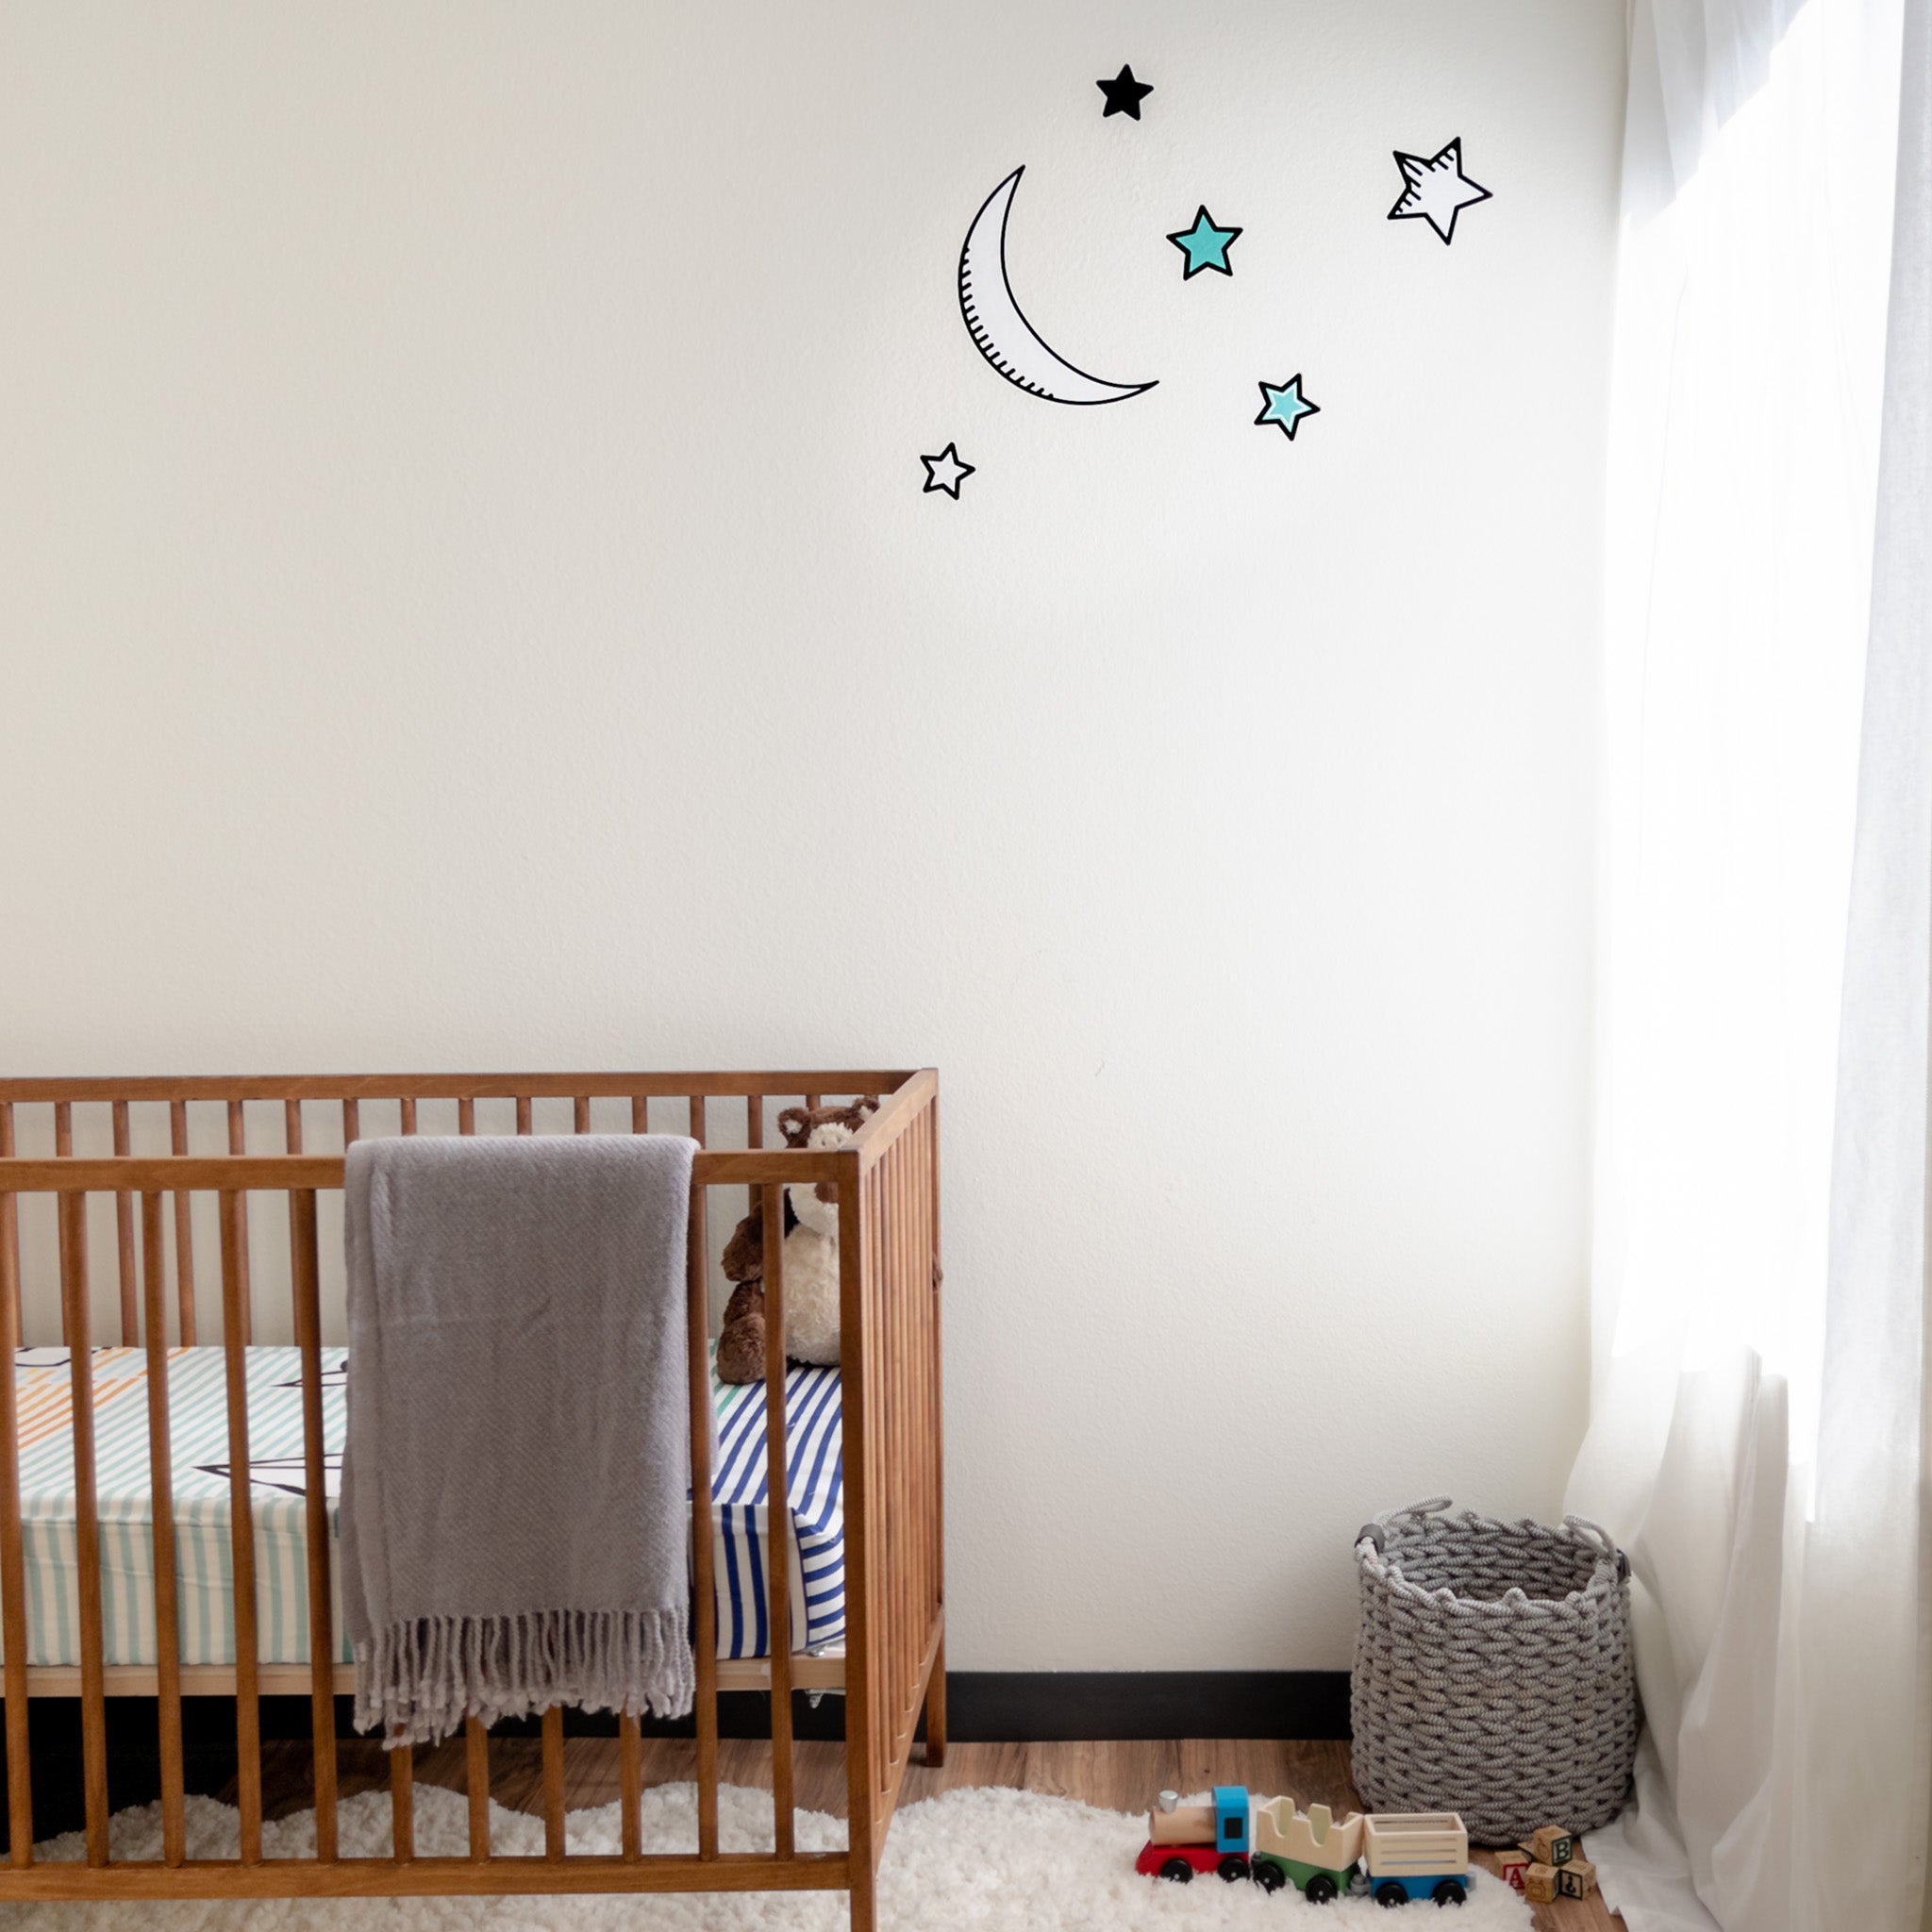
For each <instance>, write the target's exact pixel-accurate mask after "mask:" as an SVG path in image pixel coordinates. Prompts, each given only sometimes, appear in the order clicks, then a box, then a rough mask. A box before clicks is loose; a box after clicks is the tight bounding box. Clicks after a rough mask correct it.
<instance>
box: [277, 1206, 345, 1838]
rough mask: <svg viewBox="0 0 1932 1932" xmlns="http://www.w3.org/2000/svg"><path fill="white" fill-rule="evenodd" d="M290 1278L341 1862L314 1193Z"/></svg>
mask: <svg viewBox="0 0 1932 1932" xmlns="http://www.w3.org/2000/svg"><path fill="white" fill-rule="evenodd" d="M289 1274H290V1280H291V1284H292V1287H293V1292H294V1301H295V1343H296V1346H297V1347H298V1348H300V1349H301V1351H302V1488H303V1505H304V1514H305V1518H306V1522H305V1524H304V1528H305V1531H306V1534H307V1541H308V1678H309V1692H308V1705H309V1729H310V1735H311V1738H312V1741H313V1746H314V1761H315V1856H316V1857H317V1858H319V1859H321V1860H322V1861H323V1862H324V1863H330V1862H332V1861H333V1860H334V1858H335V1856H336V1687H335V1656H336V1645H335V1629H334V1624H333V1619H332V1616H331V1612H330V1607H329V1588H328V1580H329V1579H328V1563H329V1551H328V1490H327V1485H326V1480H325V1473H324V1468H323V1441H324V1438H323V1421H322V1264H321V1260H320V1257H319V1255H318V1252H317V1247H316V1221H315V1193H314V1191H313V1190H312V1189H309V1188H296V1189H293V1190H291V1191H290V1194H289Z"/></svg>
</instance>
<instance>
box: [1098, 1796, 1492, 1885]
mask: <svg viewBox="0 0 1932 1932" xmlns="http://www.w3.org/2000/svg"><path fill="white" fill-rule="evenodd" d="M1134 1869H1135V1871H1137V1872H1141V1873H1145V1874H1147V1875H1148V1876H1149V1877H1160V1878H1172V1879H1174V1880H1176V1881H1178V1882H1179V1883H1181V1884H1186V1883H1187V1881H1188V1880H1189V1879H1191V1878H1192V1877H1193V1875H1194V1874H1195V1873H1196V1872H1212V1873H1214V1874H1216V1875H1217V1876H1218V1877H1221V1878H1224V1879H1226V1880H1227V1881H1228V1883H1229V1884H1233V1883H1234V1882H1235V1881H1236V1880H1237V1879H1241V1878H1252V1879H1253V1880H1254V1882H1255V1883H1256V1884H1257V1885H1258V1886H1259V1887H1260V1888H1261V1889H1262V1890H1264V1891H1279V1890H1281V1888H1282V1887H1283V1886H1284V1885H1292V1886H1293V1887H1294V1888H1295V1889H1296V1890H1298V1891H1299V1892H1300V1893H1301V1894H1302V1896H1303V1897H1304V1898H1306V1899H1308V1900H1310V1901H1312V1902H1313V1903H1315V1904H1317V1905H1323V1904H1325V1903H1326V1902H1327V1901H1328V1900H1329V1899H1332V1898H1339V1897H1340V1896H1341V1894H1342V1893H1343V1892H1357V1893H1360V1894H1363V1895H1366V1896H1368V1897H1370V1898H1373V1899H1374V1901H1375V1903H1376V1904H1377V1905H1378V1906H1405V1905H1407V1904H1408V1902H1409V1901H1410V1900H1411V1899H1433V1900H1434V1901H1435V1903H1436V1904H1437V1905H1439V1906H1459V1905H1460V1904H1462V1902H1463V1901H1464V1899H1466V1898H1467V1897H1468V1896H1469V1834H1468V1832H1466V1831H1465V1830H1464V1829H1463V1827H1462V1820H1461V1819H1460V1818H1458V1817H1457V1815H1456V1813H1455V1812H1453V1811H1429V1812H1414V1813H1407V1814H1399V1815H1397V1814H1391V1813H1387V1812H1384V1813H1378V1814H1372V1815H1370V1816H1369V1817H1366V1818H1365V1817H1363V1816H1362V1814H1361V1813H1360V1812H1359V1811H1351V1812H1349V1813H1348V1814H1347V1815H1346V1816H1345V1817H1342V1818H1337V1817H1336V1816H1335V1815H1334V1813H1333V1812H1332V1811H1330V1810H1329V1808H1328V1807H1327V1806H1326V1805H1310V1806H1309V1807H1308V1808H1307V1810H1306V1811H1303V1810H1300V1809H1298V1808H1297V1807H1296V1805H1295V1802H1294V1800H1293V1799H1292V1798H1288V1797H1283V1798H1269V1799H1267V1800H1265V1801H1264V1800H1262V1799H1259V1798H1255V1797H1251V1796H1250V1795H1249V1792H1248V1788H1247V1787H1246V1786H1245V1785H1217V1786H1215V1788H1214V1793H1213V1797H1212V1799H1211V1801H1210V1802H1209V1803H1208V1804H1206V1805H1199V1804H1194V1805H1183V1804H1182V1803H1181V1802H1180V1800H1179V1799H1178V1798H1177V1797H1176V1796H1175V1794H1174V1792H1173V1791H1162V1792H1161V1794H1160V1797H1159V1799H1158V1801H1157V1803H1156V1805H1155V1807H1154V1809H1153V1810H1152V1811H1150V1812H1149V1813H1148V1814H1147V1843H1146V1846H1145V1848H1144V1849H1143V1850H1142V1851H1141V1856H1140V1857H1139V1858H1138V1859H1136V1860H1135V1864H1134Z"/></svg>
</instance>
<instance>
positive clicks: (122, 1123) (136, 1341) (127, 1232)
mask: <svg viewBox="0 0 1932 1932" xmlns="http://www.w3.org/2000/svg"><path fill="white" fill-rule="evenodd" d="M133 1151H134V1146H133V1142H132V1141H130V1139H129V1138H128V1125H127V1103H126V1102H125V1100H117V1101H115V1102H114V1152H115V1153H116V1154H118V1155H122V1156H124V1157H125V1156H126V1155H128V1154H131V1153H132V1152H133ZM114 1231H115V1233H116V1235H117V1236H118V1237H119V1260H120V1264H121V1275H120V1280H121V1345H122V1347H123V1348H135V1347H138V1346H139V1345H140V1342H141V1288H140V1284H139V1283H138V1282H137V1281H136V1279H135V1274H134V1196H133V1195H132V1194H131V1193H130V1192H129V1191H127V1190H126V1189H125V1188H124V1189H123V1190H122V1191H120V1192H119V1193H117V1194H116V1195H115V1196H114Z"/></svg>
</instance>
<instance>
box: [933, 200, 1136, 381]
mask: <svg viewBox="0 0 1932 1932" xmlns="http://www.w3.org/2000/svg"><path fill="white" fill-rule="evenodd" d="M1025 172H1026V170H1025V168H1024V166H1023V167H1018V168H1015V169H1014V170H1013V172H1012V173H1011V174H1010V175H1008V176H1007V178H1006V179H1005V180H1004V181H1002V182H1001V183H1000V185H999V186H998V187H997V188H995V189H994V190H993V192H991V194H989V195H988V196H987V197H986V200H985V202H984V203H983V204H982V205H981V207H980V210H979V212H978V213H977V214H976V215H974V217H973V225H972V226H971V227H970V228H968V229H967V230H966V245H965V247H963V248H962V249H961V250H960V251H959V312H960V314H961V315H963V316H964V317H965V318H966V331H967V333H968V334H969V335H970V336H971V337H972V338H973V342H974V347H975V348H977V349H978V351H979V353H980V354H981V355H982V356H984V357H985V358H986V359H987V360H988V361H989V362H991V364H992V366H993V367H994V368H995V369H997V370H998V371H999V373H1000V374H1001V375H1004V376H1005V377H1006V378H1007V380H1008V382H1010V383H1011V384H1013V386H1014V387H1015V388H1016V389H1024V391H1026V393H1027V394H1028V395H1030V396H1041V397H1044V398H1045V400H1046V401H1048V402H1049V403H1074V404H1093V403H1118V402H1120V401H1122V400H1123V399H1124V397H1127V396H1137V395H1139V394H1141V391H1143V390H1150V389H1152V388H1153V387H1154V385H1153V384H1152V383H1151V382H1106V381H1103V380H1102V379H1101V378H1100V377H1099V376H1097V375H1088V374H1087V372H1086V371H1085V370H1084V369H1075V368H1074V365H1073V364H1072V363H1071V362H1069V361H1068V360H1067V359H1066V358H1065V357H1064V356H1059V355H1056V354H1055V352H1054V351H1053V350H1052V349H1050V348H1048V347H1047V345H1046V343H1045V342H1043V341H1041V338H1040V332H1039V331H1038V330H1037V329H1036V328H1035V327H1034V326H1033V325H1032V324H1031V323H1030V322H1028V321H1027V320H1026V318H1025V316H1024V315H1023V314H1022V313H1021V311H1020V303H1019V299H1018V297H1017V296H1015V295H1014V293H1013V285H1012V283H1011V282H1009V281H1008V279H1007V218H1008V216H1009V215H1010V214H1011V213H1012V211H1013V194H1014V191H1015V190H1016V189H1018V187H1019V186H1020V176H1021V175H1024V173H1025Z"/></svg>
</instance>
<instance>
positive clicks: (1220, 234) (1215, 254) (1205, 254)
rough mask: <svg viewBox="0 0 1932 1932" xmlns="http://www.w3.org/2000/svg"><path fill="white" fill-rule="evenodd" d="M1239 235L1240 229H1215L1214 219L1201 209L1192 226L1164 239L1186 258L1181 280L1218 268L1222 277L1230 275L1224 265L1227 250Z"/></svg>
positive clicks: (1231, 272) (1226, 266) (1229, 270)
mask: <svg viewBox="0 0 1932 1932" xmlns="http://www.w3.org/2000/svg"><path fill="white" fill-rule="evenodd" d="M1240 233H1241V230H1240V229H1239V228H1217V227H1216V226H1215V225H1214V217H1213V216H1212V215H1210V214H1209V213H1208V210H1207V209H1206V208H1201V209H1200V210H1199V211H1198V212H1197V213H1196V214H1195V216H1194V225H1193V226H1192V227H1191V228H1183V229H1181V230H1180V231H1179V232H1178V233H1177V234H1174V235H1170V236H1169V237H1168V238H1167V239H1168V240H1169V241H1170V242H1173V243H1174V246H1175V247H1176V248H1178V249H1179V250H1180V251H1181V252H1182V254H1184V255H1185V256H1186V257H1187V258H1188V265H1187V267H1186V268H1184V269H1183V270H1182V271H1181V280H1182V281H1184V282H1185V281H1186V280H1188V279H1189V277H1190V276H1191V275H1199V274H1200V273H1201V271H1202V270H1203V269H1204V268H1213V269H1219V270H1220V271H1221V273H1222V274H1223V275H1233V273H1234V271H1233V269H1231V268H1229V267H1228V265H1227V251H1228V248H1229V247H1230V246H1231V245H1232V243H1233V242H1234V238H1235V237H1236V236H1237V235H1239V234H1240Z"/></svg>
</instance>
